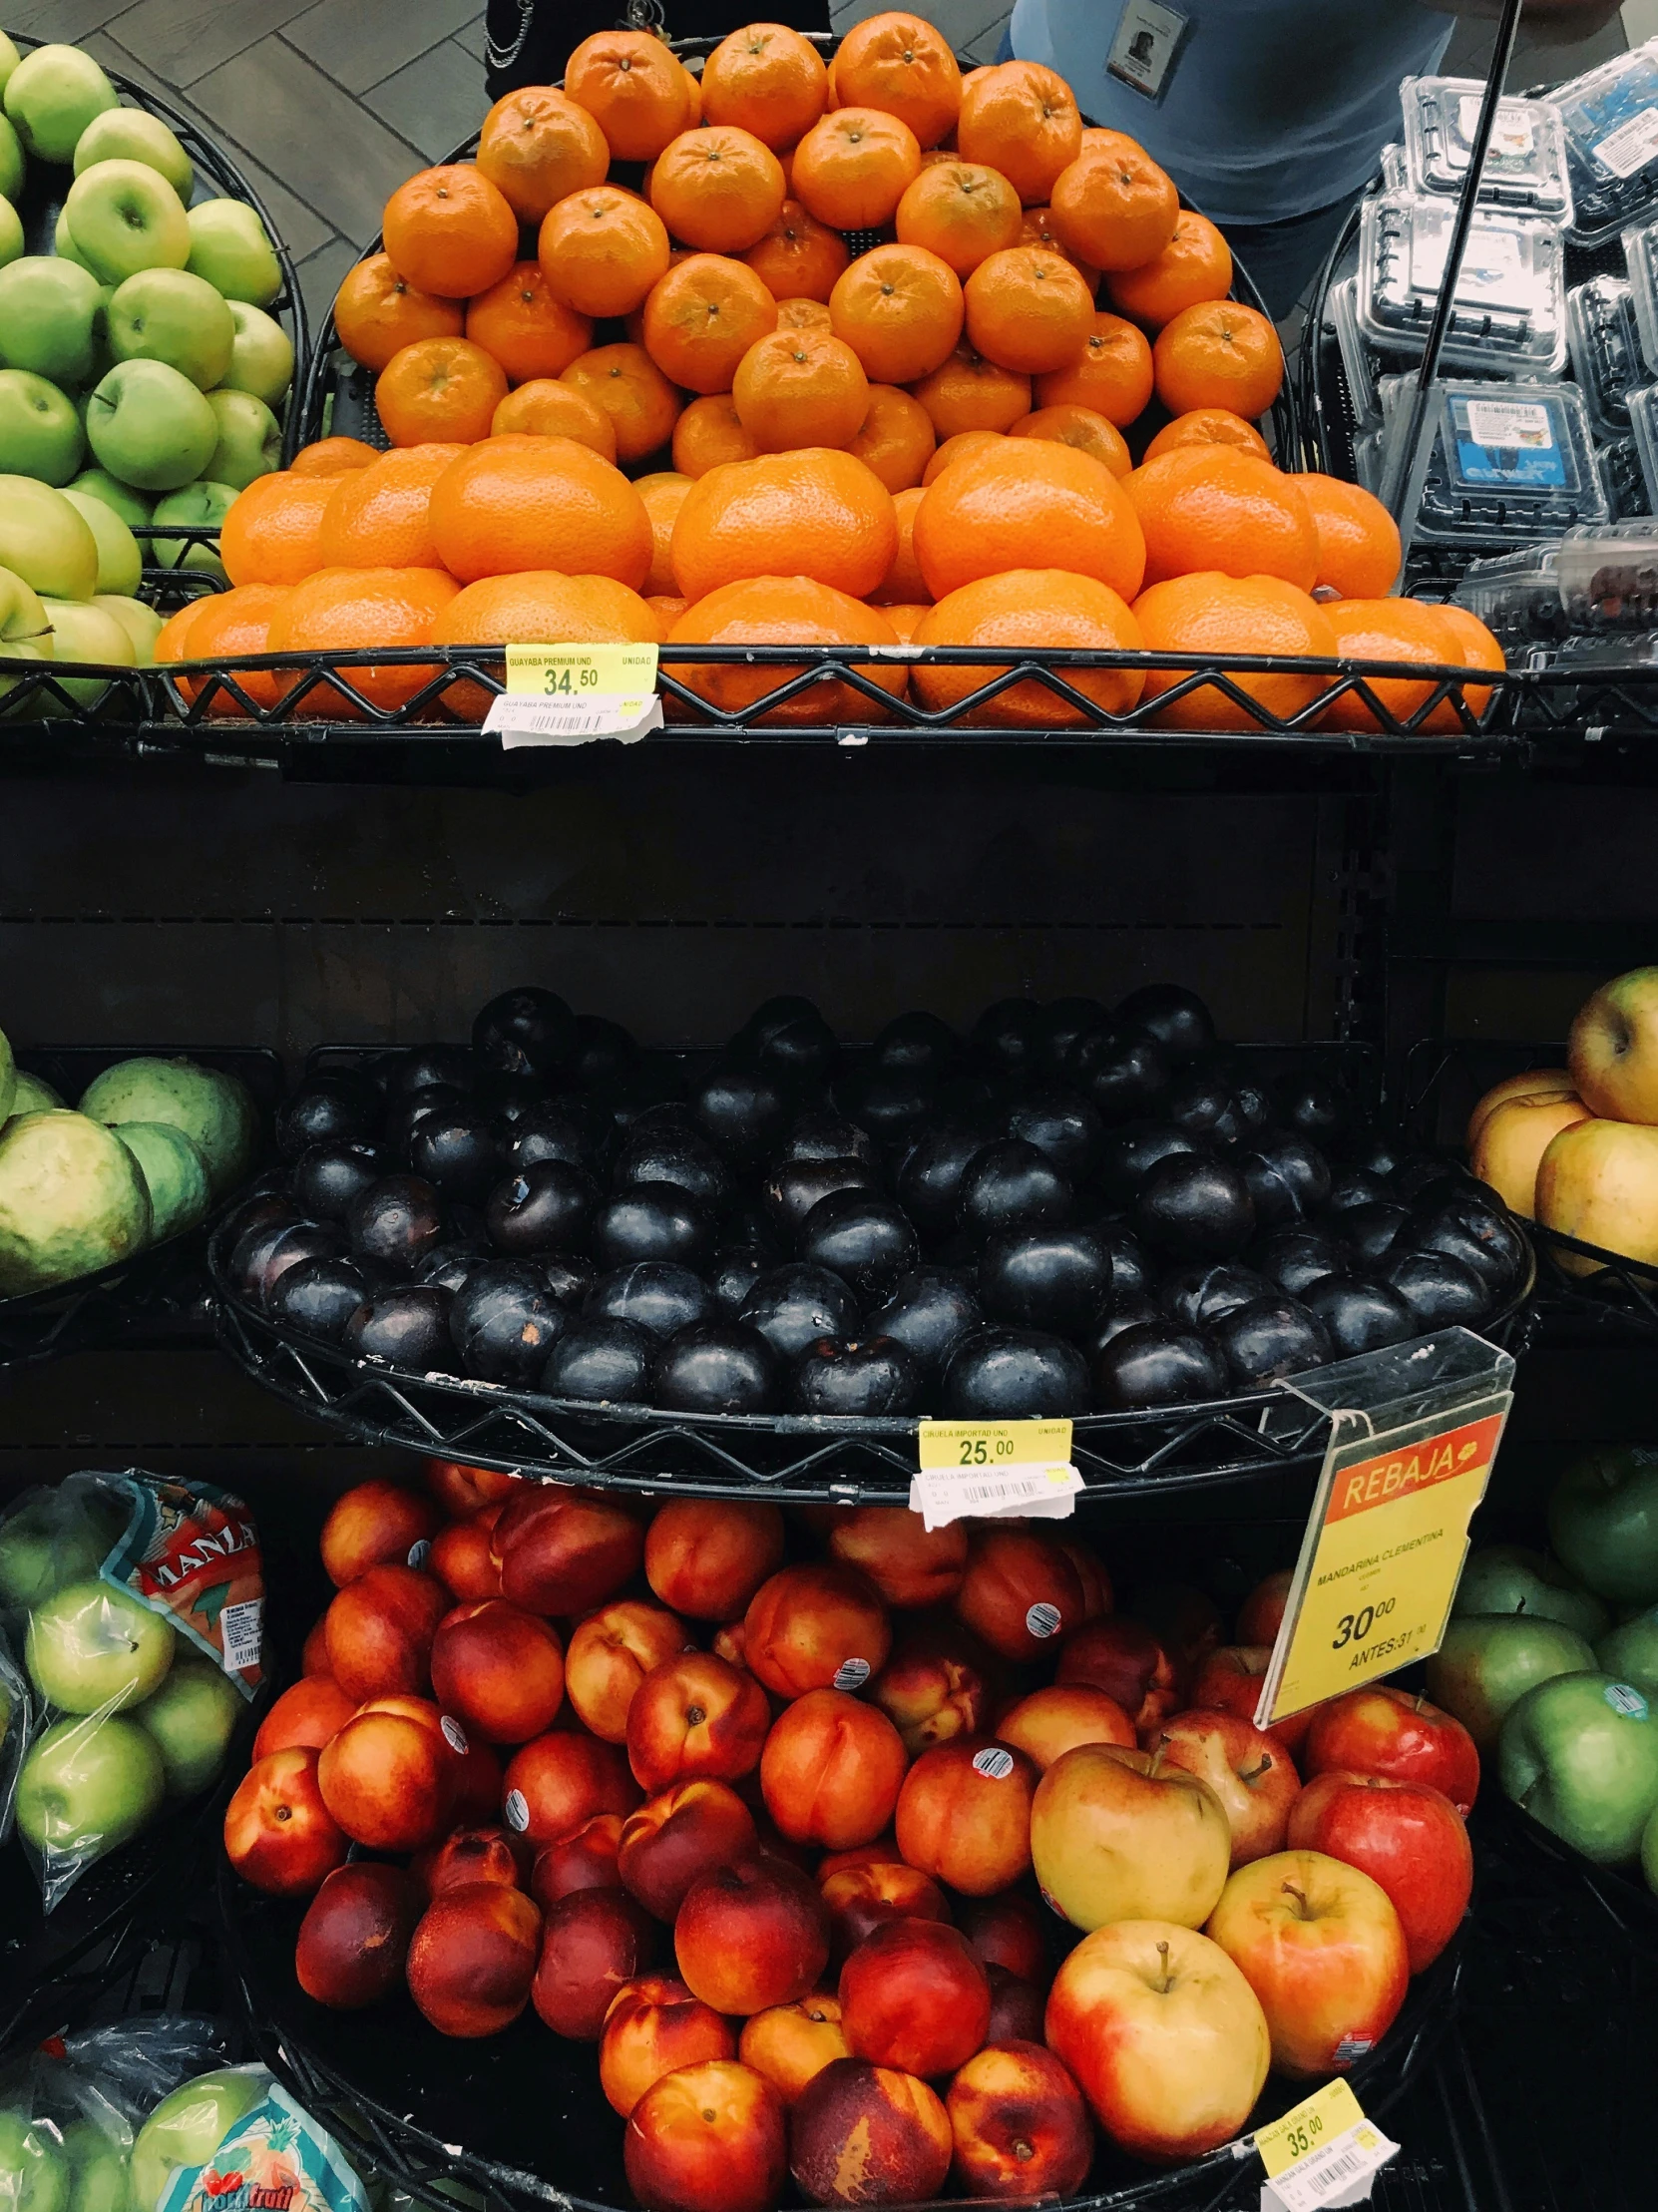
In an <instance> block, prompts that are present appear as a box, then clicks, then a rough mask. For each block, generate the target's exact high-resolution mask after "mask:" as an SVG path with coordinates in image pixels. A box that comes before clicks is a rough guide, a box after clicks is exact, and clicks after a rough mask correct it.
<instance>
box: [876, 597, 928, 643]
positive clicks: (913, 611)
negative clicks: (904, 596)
mask: <svg viewBox="0 0 1658 2212" xmlns="http://www.w3.org/2000/svg"><path fill="white" fill-rule="evenodd" d="M931 606H932V602H931V600H897V601H891V600H883V601H882V602H881V612H882V614H883V615H885V616H886V618H887V620H888V622H890V623H891V624H892V626H893V628H894V630H896V631H897V633H898V642H899V644H900V645H901V646H909V645H914V643H915V636H916V632H917V631H918V630H919V629H920V628H921V625H922V621H923V619H924V618H925V616H926V615H927V614H928V612H929V610H930V608H931Z"/></svg>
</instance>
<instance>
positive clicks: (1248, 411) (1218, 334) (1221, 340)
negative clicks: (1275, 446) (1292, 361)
mask: <svg viewBox="0 0 1658 2212" xmlns="http://www.w3.org/2000/svg"><path fill="white" fill-rule="evenodd" d="M1151 361H1152V368H1153V371H1154V373H1155V376H1156V383H1157V397H1158V398H1159V399H1160V400H1161V401H1162V403H1163V405H1164V406H1165V407H1166V408H1167V409H1168V411H1169V413H1170V414H1171V415H1184V414H1189V413H1190V412H1191V410H1192V409H1193V408H1194V407H1229V408H1230V409H1231V410H1232V412H1233V414H1235V415H1243V416H1245V417H1247V418H1248V419H1249V420H1250V421H1251V422H1253V421H1254V419H1255V417H1256V416H1257V415H1264V414H1265V413H1266V411H1267V409H1268V408H1269V407H1270V406H1271V405H1272V403H1273V401H1274V400H1275V399H1276V398H1277V397H1278V389H1279V386H1280V385H1281V384H1282V383H1283V381H1284V349H1283V347H1282V346H1281V345H1280V344H1279V342H1278V332H1277V331H1276V330H1275V329H1274V328H1273V326H1272V324H1271V323H1270V322H1269V321H1268V320H1267V318H1266V316H1265V315H1263V314H1261V313H1259V312H1258V310H1257V309H1255V308H1254V307H1245V306H1242V305H1241V304H1240V303H1239V302H1238V301H1237V300H1235V299H1216V300H1210V301H1208V302H1207V303H1206V304H1205V305H1203V306H1200V307H1182V308H1181V310H1180V312H1179V313H1178V314H1177V315H1176V316H1175V317H1174V319H1173V320H1172V321H1171V322H1166V323H1164V325H1163V327H1162V329H1161V330H1159V331H1158V333H1157V343H1156V344H1155V345H1154V346H1153V347H1152V349H1151Z"/></svg>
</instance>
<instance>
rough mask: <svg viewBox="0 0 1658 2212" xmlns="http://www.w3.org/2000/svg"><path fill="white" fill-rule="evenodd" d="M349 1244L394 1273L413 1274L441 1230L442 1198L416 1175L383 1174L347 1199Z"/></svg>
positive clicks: (440, 1234)
mask: <svg viewBox="0 0 1658 2212" xmlns="http://www.w3.org/2000/svg"><path fill="white" fill-rule="evenodd" d="M346 1228H347V1230H348V1233H349V1235H350V1239H351V1249H352V1251H354V1252H360V1253H361V1254H362V1255H363V1257H364V1258H365V1259H371V1260H374V1261H375V1262H376V1263H377V1264H378V1265H379V1266H381V1267H386V1268H389V1269H390V1270H391V1272H392V1273H393V1274H394V1275H412V1274H413V1273H414V1270H415V1269H416V1268H417V1267H418V1266H419V1265H420V1262H421V1261H422V1260H423V1259H424V1258H425V1256H426V1254H427V1253H428V1252H429V1251H430V1250H431V1249H432V1247H433V1245H434V1244H436V1243H437V1242H438V1240H439V1239H440V1238H441V1237H442V1235H443V1201H442V1200H441V1199H440V1198H439V1196H438V1194H437V1192H436V1191H435V1190H434V1189H433V1188H432V1185H431V1184H430V1183H429V1182H424V1181H422V1179H421V1177H420V1176H419V1175H384V1176H382V1177H381V1179H380V1180H379V1181H378V1182H375V1183H370V1184H369V1186H368V1188H367V1189H366V1190H365V1191H363V1192H362V1193H361V1194H360V1195H359V1196H358V1197H356V1198H354V1199H353V1200H352V1202H351V1210H350V1212H349V1213H348V1214H347V1215H346Z"/></svg>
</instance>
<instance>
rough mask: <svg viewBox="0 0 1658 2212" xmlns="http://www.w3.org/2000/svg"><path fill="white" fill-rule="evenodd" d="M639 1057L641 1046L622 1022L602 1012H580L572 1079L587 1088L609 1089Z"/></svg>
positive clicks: (572, 1061)
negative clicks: (623, 1026)
mask: <svg viewBox="0 0 1658 2212" xmlns="http://www.w3.org/2000/svg"><path fill="white" fill-rule="evenodd" d="M638 1057H639V1049H638V1047H637V1045H635V1044H634V1042H633V1040H632V1038H631V1037H630V1036H629V1035H628V1033H627V1031H626V1030H624V1029H623V1028H622V1024H621V1023H620V1022H608V1021H606V1019H605V1017H604V1016H603V1015H602V1014H578V1015H577V1017H576V1049H575V1051H574V1052H573V1053H572V1055H571V1058H570V1062H569V1073H570V1075H571V1077H572V1079H573V1080H574V1081H575V1082H577V1083H579V1084H581V1085H582V1086H583V1088H584V1089H585V1090H588V1091H608V1090H610V1089H611V1088H612V1087H613V1086H614V1085H616V1084H618V1083H620V1082H621V1081H622V1078H623V1077H624V1076H625V1075H626V1074H627V1073H628V1071H629V1070H630V1069H631V1068H632V1066H633V1064H634V1062H635V1061H636V1060H637V1059H638Z"/></svg>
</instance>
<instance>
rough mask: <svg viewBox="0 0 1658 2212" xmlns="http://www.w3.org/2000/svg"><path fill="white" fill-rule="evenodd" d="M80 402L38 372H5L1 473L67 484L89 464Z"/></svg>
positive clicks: (0, 396)
mask: <svg viewBox="0 0 1658 2212" xmlns="http://www.w3.org/2000/svg"><path fill="white" fill-rule="evenodd" d="M86 450H87V445H86V438H85V436H84V435H83V433H82V430H81V421H80V417H79V416H78V415H77V414H76V412H75V402H74V401H73V400H72V399H71V398H70V397H69V395H68V394H67V393H66V392H64V391H62V390H61V389H60V388H59V387H58V386H57V385H56V384H54V383H52V382H51V381H50V380H49V379H48V378H47V377H44V376H37V375H36V374H35V373H34V371H33V370H32V369H13V368H8V369H0V469H3V470H5V471H6V472H7V473H8V474H10V475H16V476H32V477H35V478H36V479H38V481H39V482H40V483H42V484H67V483H68V482H69V480H70V478H71V477H72V476H73V475H74V474H75V472H76V470H77V469H78V468H79V467H80V465H81V463H82V461H83V460H84V459H85V458H86Z"/></svg>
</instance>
